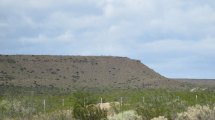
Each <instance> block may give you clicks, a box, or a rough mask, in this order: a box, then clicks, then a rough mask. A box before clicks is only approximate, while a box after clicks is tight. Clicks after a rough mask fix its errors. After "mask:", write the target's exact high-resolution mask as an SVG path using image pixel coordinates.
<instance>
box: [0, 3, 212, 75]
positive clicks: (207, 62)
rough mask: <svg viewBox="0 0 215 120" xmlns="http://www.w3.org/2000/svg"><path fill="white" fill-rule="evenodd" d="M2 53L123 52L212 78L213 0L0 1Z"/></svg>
mask: <svg viewBox="0 0 215 120" xmlns="http://www.w3.org/2000/svg"><path fill="white" fill-rule="evenodd" d="M0 54H35V55H41V54H42V55H93V56H95V55H102V56H124V57H129V58H132V59H139V60H141V62H142V63H144V64H145V65H147V66H149V67H150V68H152V69H154V70H155V71H156V72H158V73H160V74H162V75H164V76H166V77H169V78H215V1H214V0H0Z"/></svg>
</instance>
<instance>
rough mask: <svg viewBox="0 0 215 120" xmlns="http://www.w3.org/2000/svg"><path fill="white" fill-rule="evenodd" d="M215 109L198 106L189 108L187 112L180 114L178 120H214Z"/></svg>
mask: <svg viewBox="0 0 215 120" xmlns="http://www.w3.org/2000/svg"><path fill="white" fill-rule="evenodd" d="M214 118H215V107H214V108H213V109H210V107H209V106H207V105H206V106H201V105H196V106H192V107H188V109H187V111H185V112H182V113H178V114H177V118H176V120H214Z"/></svg>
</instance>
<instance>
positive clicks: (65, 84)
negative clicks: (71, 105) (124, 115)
mask: <svg viewBox="0 0 215 120" xmlns="http://www.w3.org/2000/svg"><path fill="white" fill-rule="evenodd" d="M0 83H1V84H4V85H5V84H13V85H17V86H40V85H45V86H54V87H59V88H71V89H73V88H74V89H75V88H81V87H88V88H93V87H97V88H100V87H101V88H123V89H127V88H149V87H150V88H154V87H169V86H171V87H178V86H180V83H179V82H177V81H171V80H168V79H167V78H165V77H163V76H161V75H159V74H158V73H156V72H154V71H153V70H152V69H150V68H148V67H147V66H145V65H144V64H142V63H141V62H140V61H138V60H132V59H129V58H126V57H111V56H40V55H1V56H0Z"/></svg>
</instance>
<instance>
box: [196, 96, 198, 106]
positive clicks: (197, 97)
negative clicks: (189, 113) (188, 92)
mask: <svg viewBox="0 0 215 120" xmlns="http://www.w3.org/2000/svg"><path fill="white" fill-rule="evenodd" d="M197 101H198V96H197V95H196V104H197Z"/></svg>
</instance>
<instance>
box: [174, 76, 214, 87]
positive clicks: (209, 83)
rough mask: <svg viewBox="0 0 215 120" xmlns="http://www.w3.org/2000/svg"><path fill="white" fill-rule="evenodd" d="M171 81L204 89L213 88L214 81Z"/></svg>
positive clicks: (180, 79) (179, 79)
mask: <svg viewBox="0 0 215 120" xmlns="http://www.w3.org/2000/svg"><path fill="white" fill-rule="evenodd" d="M172 80H176V81H179V82H183V83H185V84H192V85H195V86H196V87H205V88H215V79H185V78H184V79H182V78H178V79H177V78H175V79H172Z"/></svg>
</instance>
